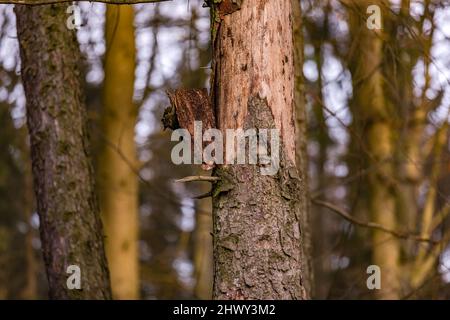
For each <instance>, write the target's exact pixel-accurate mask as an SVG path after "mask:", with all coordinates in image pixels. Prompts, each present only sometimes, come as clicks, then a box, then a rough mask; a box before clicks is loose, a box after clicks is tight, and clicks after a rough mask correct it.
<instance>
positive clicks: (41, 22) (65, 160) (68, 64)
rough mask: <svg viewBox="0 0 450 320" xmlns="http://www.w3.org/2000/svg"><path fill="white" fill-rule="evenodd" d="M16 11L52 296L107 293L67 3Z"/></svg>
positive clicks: (104, 295) (90, 296)
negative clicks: (73, 278) (77, 272)
mask: <svg viewBox="0 0 450 320" xmlns="http://www.w3.org/2000/svg"><path fill="white" fill-rule="evenodd" d="M15 10H16V17H17V34H18V38H19V43H20V54H21V63H22V81H23V84H24V88H25V94H26V99H27V125H28V130H29V134H30V139H31V158H32V167H33V168H32V169H33V178H34V190H35V194H36V199H37V209H38V213H39V217H40V232H41V241H42V249H43V253H44V260H45V265H46V271H47V277H48V282H49V289H50V292H49V295H50V298H53V299H108V298H110V297H111V292H110V286H109V275H108V269H107V264H106V258H105V253H104V248H103V239H102V236H103V235H102V225H101V221H100V217H99V209H98V204H97V199H96V197H95V193H94V177H93V170H92V164H91V159H90V155H89V146H88V139H87V135H88V133H87V128H86V110H85V106H84V103H83V94H82V89H81V88H82V84H81V79H80V72H79V65H80V57H81V54H80V52H79V48H78V43H77V41H76V37H75V33H74V32H72V31H69V30H68V29H67V28H66V24H65V22H66V13H65V12H66V6H64V5H48V6H39V7H27V6H16V8H15ZM69 265H78V266H79V267H80V269H81V287H82V290H69V289H68V288H67V286H66V281H67V278H68V276H69V275H68V274H67V273H66V270H67V267H68V266H69Z"/></svg>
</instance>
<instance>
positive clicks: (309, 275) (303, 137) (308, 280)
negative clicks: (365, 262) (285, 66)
mask: <svg viewBox="0 0 450 320" xmlns="http://www.w3.org/2000/svg"><path fill="white" fill-rule="evenodd" d="M292 23H293V37H294V38H293V39H294V40H293V41H294V72H295V92H294V104H295V107H294V108H295V120H296V121H295V130H296V134H297V135H296V139H297V140H296V142H295V143H296V153H295V156H296V158H295V161H296V164H297V170H298V173H299V175H300V178H301V179H302V181H303V185H304V186H305V192H302V193H300V197H301V198H302V199H301V201H300V203H301V204H302V205H303V208H302V212H303V213H304V214H303V215H302V217H303V221H302V235H303V254H304V258H303V268H304V270H305V272H304V277H303V280H304V285H305V289H306V292H307V293H308V296H311V295H312V294H313V292H314V286H313V284H314V274H313V259H312V238H311V229H310V221H311V216H310V213H311V211H310V204H309V196H308V194H309V191H308V185H309V184H308V153H307V142H308V137H307V129H308V126H307V119H306V101H305V85H304V78H303V22H302V8H301V5H300V1H299V0H292ZM319 73H320V70H319Z"/></svg>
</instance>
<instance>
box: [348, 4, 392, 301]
mask: <svg viewBox="0 0 450 320" xmlns="http://www.w3.org/2000/svg"><path fill="white" fill-rule="evenodd" d="M371 4H377V5H379V6H380V8H382V10H387V8H388V3H387V2H386V1H385V0H378V1H376V2H373V1H358V2H357V3H356V2H352V6H351V7H350V31H351V36H352V49H351V51H350V59H351V60H350V61H351V64H350V69H351V72H352V78H353V79H352V80H353V99H352V102H351V108H352V113H353V119H354V123H356V124H357V125H356V126H354V127H355V129H357V134H358V138H359V139H362V140H363V141H364V146H365V148H364V150H363V154H362V155H361V157H364V159H365V160H366V166H367V168H368V170H369V173H368V175H367V180H366V183H367V190H368V192H367V211H368V212H369V215H370V219H371V221H373V222H375V223H378V224H380V225H383V226H384V227H386V228H389V229H391V230H397V229H398V226H397V213H396V195H395V193H396V192H395V187H394V184H393V175H394V170H393V168H394V166H393V160H394V130H393V127H392V122H391V120H390V119H391V112H393V110H391V109H390V106H389V104H388V103H387V102H388V100H387V99H386V96H385V90H384V85H385V83H384V80H383V74H382V62H383V34H382V30H376V29H374V30H369V29H368V28H367V26H366V18H367V15H366V10H367V7H368V6H369V5H371ZM372 263H373V264H375V265H378V266H379V267H380V268H381V276H382V288H381V290H377V294H378V296H379V297H380V298H382V299H398V298H399V294H400V292H399V289H400V283H399V276H400V270H399V268H400V244H399V241H398V239H397V238H394V237H393V236H392V235H389V234H387V233H385V232H382V231H377V230H374V231H373V235H372Z"/></svg>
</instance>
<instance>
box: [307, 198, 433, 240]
mask: <svg viewBox="0 0 450 320" xmlns="http://www.w3.org/2000/svg"><path fill="white" fill-rule="evenodd" d="M311 202H312V203H314V204H316V205H319V206H322V207H325V208H327V209H330V210H331V211H333V212H334V213H337V214H338V215H339V216H341V217H342V218H344V219H345V220H347V221H349V222H351V223H353V224H355V225H357V226H360V227H363V228H371V229H377V230H380V231H383V232H386V233H389V234H391V235H393V236H394V237H397V238H401V239H412V240H415V241H419V242H430V243H436V241H434V240H432V239H430V238H425V237H421V236H418V235H415V234H411V233H403V232H400V231H397V230H392V229H389V228H386V227H385V226H383V225H381V224H378V223H375V222H365V221H361V220H358V219H355V218H354V217H352V216H351V215H350V214H348V213H347V212H345V211H344V210H343V209H341V208H339V207H338V206H336V205H334V204H332V203H329V202H327V201H323V200H319V199H311Z"/></svg>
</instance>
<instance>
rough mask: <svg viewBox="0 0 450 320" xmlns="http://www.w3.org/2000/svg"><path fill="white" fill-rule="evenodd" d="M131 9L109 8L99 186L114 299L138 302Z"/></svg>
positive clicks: (136, 188) (111, 6) (132, 20)
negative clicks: (135, 300)
mask: <svg viewBox="0 0 450 320" xmlns="http://www.w3.org/2000/svg"><path fill="white" fill-rule="evenodd" d="M133 23H134V9H133V7H132V6H121V7H119V6H113V5H108V6H107V13H106V47H107V48H108V50H107V53H106V57H105V83H104V92H103V110H102V114H101V128H102V138H103V141H102V146H101V149H100V152H99V162H98V183H99V196H100V209H101V210H100V211H101V213H102V217H103V221H104V225H105V233H106V240H105V246H106V254H107V257H108V262H109V269H110V272H111V287H112V292H113V297H114V298H115V299H138V298H139V266H138V263H139V261H138V225H139V224H138V177H137V175H136V173H135V172H134V171H133V170H136V168H137V166H138V165H137V156H136V146H135V142H134V128H135V125H136V120H137V119H136V118H137V107H136V105H135V104H134V103H133V90H134V72H135V57H136V49H135V43H134V27H133Z"/></svg>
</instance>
